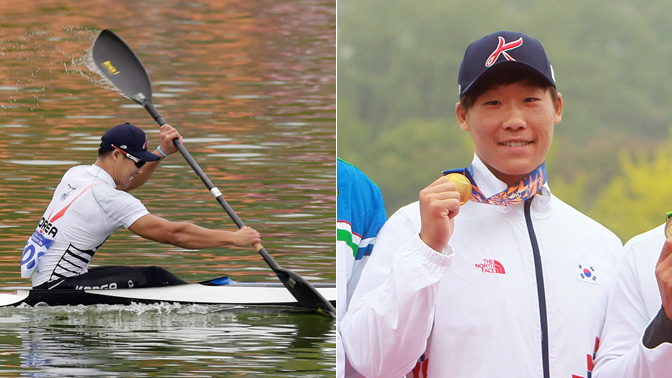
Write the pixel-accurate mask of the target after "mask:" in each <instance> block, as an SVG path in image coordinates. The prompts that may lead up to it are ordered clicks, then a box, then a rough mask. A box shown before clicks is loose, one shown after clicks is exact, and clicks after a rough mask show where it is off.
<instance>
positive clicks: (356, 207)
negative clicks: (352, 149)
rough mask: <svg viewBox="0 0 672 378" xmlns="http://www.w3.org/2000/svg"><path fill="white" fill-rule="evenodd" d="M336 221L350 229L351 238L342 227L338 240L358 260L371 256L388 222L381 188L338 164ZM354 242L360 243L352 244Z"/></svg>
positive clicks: (343, 162)
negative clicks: (348, 248)
mask: <svg viewBox="0 0 672 378" xmlns="http://www.w3.org/2000/svg"><path fill="white" fill-rule="evenodd" d="M337 187H338V188H337V189H338V194H337V206H336V219H337V222H338V223H339V224H341V225H346V226H347V225H349V226H350V227H351V236H348V235H347V232H345V230H343V227H339V229H338V236H337V239H338V240H340V241H345V242H346V243H348V244H349V245H350V246H351V247H353V253H354V256H353V257H354V258H355V260H361V259H362V257H363V256H368V255H370V254H371V250H372V249H373V241H374V240H375V237H376V235H377V234H378V230H380V228H381V227H382V226H383V224H384V223H385V221H386V220H387V215H386V213H385V205H384V203H383V197H382V194H381V192H380V188H379V187H378V185H376V184H375V183H374V182H373V181H371V179H369V178H368V177H367V176H366V174H364V172H362V171H361V170H359V169H358V168H357V167H355V166H354V165H352V164H350V163H347V162H345V161H344V160H342V159H340V158H339V159H338V162H337ZM352 238H357V239H360V240H359V241H353V240H352Z"/></svg>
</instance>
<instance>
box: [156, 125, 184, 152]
mask: <svg viewBox="0 0 672 378" xmlns="http://www.w3.org/2000/svg"><path fill="white" fill-rule="evenodd" d="M175 138H178V139H179V140H180V142H181V141H182V136H181V135H180V133H178V132H177V130H176V129H175V128H174V127H173V126H170V125H169V124H167V123H166V124H164V125H163V126H161V132H160V134H159V144H160V145H161V151H163V153H165V154H166V155H170V154H173V153H175V152H176V151H177V147H175V144H174V143H173V139H175Z"/></svg>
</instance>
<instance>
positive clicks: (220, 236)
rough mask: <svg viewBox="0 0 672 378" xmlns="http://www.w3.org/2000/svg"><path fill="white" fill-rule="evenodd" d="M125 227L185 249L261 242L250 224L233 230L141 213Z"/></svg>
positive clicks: (141, 234)
mask: <svg viewBox="0 0 672 378" xmlns="http://www.w3.org/2000/svg"><path fill="white" fill-rule="evenodd" d="M128 229H129V230H131V231H132V232H133V233H135V234H136V235H138V236H142V237H143V238H146V239H150V240H154V241H157V242H159V243H166V244H172V245H175V246H178V247H182V248H187V249H203V248H212V247H220V246H225V245H235V246H238V247H246V246H249V245H252V244H254V243H260V242H261V237H260V235H259V232H257V231H256V230H254V229H252V228H250V227H243V228H241V229H240V230H236V231H226V230H211V229H208V228H204V227H200V226H197V225H195V224H193V223H189V222H173V221H169V220H167V219H164V218H161V217H158V216H156V215H152V214H147V215H144V216H142V217H140V218H139V219H138V220H136V221H135V222H134V223H133V224H132V225H131V227H129V228H128Z"/></svg>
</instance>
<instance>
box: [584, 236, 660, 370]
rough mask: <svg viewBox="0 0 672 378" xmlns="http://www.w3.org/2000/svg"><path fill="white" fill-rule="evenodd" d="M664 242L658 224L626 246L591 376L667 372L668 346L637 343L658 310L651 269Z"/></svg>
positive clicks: (657, 295)
mask: <svg viewBox="0 0 672 378" xmlns="http://www.w3.org/2000/svg"><path fill="white" fill-rule="evenodd" d="M664 243H665V225H664V224H663V225H661V226H659V227H656V228H654V229H653V230H651V231H648V232H645V233H643V234H641V235H638V236H635V237H634V238H632V239H631V240H630V241H628V242H627V243H626V244H625V248H624V250H625V255H624V257H623V261H622V262H621V264H620V265H619V269H618V276H617V281H616V284H615V285H614V289H613V292H612V293H611V295H610V297H609V307H608V308H607V318H606V323H605V325H604V332H603V336H602V339H601V341H600V348H599V350H598V352H597V358H596V366H595V377H596V378H611V377H618V378H631V377H638V378H653V377H659V378H668V377H670V376H672V344H670V343H662V344H660V345H658V346H657V347H655V348H652V349H649V348H647V347H646V346H644V343H643V342H642V340H643V335H644V331H645V329H647V327H648V326H650V324H651V322H652V320H653V319H654V317H655V316H656V315H657V314H658V311H660V309H661V304H662V302H661V299H660V292H659V291H658V282H657V281H656V275H655V270H656V263H657V262H658V258H659V257H660V252H661V250H662V249H663V244H664Z"/></svg>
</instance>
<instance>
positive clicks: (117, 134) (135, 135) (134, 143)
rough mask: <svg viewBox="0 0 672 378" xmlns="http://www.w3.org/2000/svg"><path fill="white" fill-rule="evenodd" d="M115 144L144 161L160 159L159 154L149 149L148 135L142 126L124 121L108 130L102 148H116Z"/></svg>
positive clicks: (102, 141)
mask: <svg viewBox="0 0 672 378" xmlns="http://www.w3.org/2000/svg"><path fill="white" fill-rule="evenodd" d="M113 145H114V146H116V147H118V148H120V149H122V150H124V151H126V152H128V153H129V154H131V155H133V156H135V157H136V158H138V159H140V160H144V161H156V160H159V158H160V157H159V156H157V155H155V154H153V153H151V152H148V151H147V135H145V132H144V131H142V129H141V128H139V127H137V126H134V125H131V124H130V123H128V122H127V123H122V124H120V125H117V126H114V127H113V128H111V129H109V130H107V131H106V132H105V134H103V137H102V138H101V142H100V148H103V149H106V150H114V147H113Z"/></svg>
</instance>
